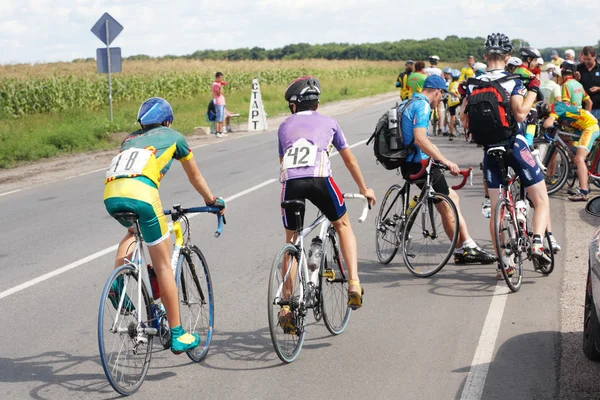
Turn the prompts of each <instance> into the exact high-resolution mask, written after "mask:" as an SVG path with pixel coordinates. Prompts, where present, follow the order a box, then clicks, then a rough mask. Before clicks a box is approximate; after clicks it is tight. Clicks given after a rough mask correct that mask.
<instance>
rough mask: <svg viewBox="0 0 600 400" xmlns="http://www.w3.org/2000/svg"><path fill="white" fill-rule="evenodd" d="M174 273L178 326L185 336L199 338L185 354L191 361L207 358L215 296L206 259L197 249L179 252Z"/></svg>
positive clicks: (194, 247) (210, 340) (211, 335)
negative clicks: (179, 257)
mask: <svg viewBox="0 0 600 400" xmlns="http://www.w3.org/2000/svg"><path fill="white" fill-rule="evenodd" d="M181 257H183V260H182V262H181V263H180V267H179V269H178V271H177V272H176V276H177V289H178V291H179V315H180V316H181V326H182V328H183V329H184V330H185V331H186V332H188V333H194V332H195V333H196V334H198V336H200V344H199V345H198V347H196V348H195V349H193V350H190V351H188V352H186V354H187V355H188V357H189V358H190V359H191V360H192V361H194V362H200V361H202V360H204V358H206V355H207V354H208V349H209V348H210V344H211V342H212V337H213V328H214V323H215V297H214V291H213V286H212V281H211V279H210V271H209V270H208V263H207V262H206V258H204V255H203V254H202V252H201V251H200V249H199V248H198V247H196V246H190V247H188V248H187V249H185V250H183V251H182V254H181Z"/></svg>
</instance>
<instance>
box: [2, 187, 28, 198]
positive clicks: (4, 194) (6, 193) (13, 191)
mask: <svg viewBox="0 0 600 400" xmlns="http://www.w3.org/2000/svg"><path fill="white" fill-rule="evenodd" d="M21 190H23V189H17V190H12V191H10V192H5V193H0V197H2V196H6V195H8V194H13V193H17V192H20V191H21Z"/></svg>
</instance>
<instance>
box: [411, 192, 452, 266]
mask: <svg viewBox="0 0 600 400" xmlns="http://www.w3.org/2000/svg"><path fill="white" fill-rule="evenodd" d="M440 210H443V211H444V212H445V213H447V216H448V218H447V220H448V222H447V223H444V222H443V218H442V214H440ZM457 239H458V212H457V211H456V206H455V205H454V202H453V201H452V200H450V198H449V197H448V196H446V195H444V194H441V193H433V194H432V195H430V196H428V197H427V198H426V199H424V200H421V201H419V202H418V203H417V205H416V206H415V208H414V209H413V211H412V212H411V213H410V215H409V216H408V220H407V222H406V225H405V226H404V231H403V233H402V253H403V256H404V263H405V264H406V267H407V268H408V270H409V271H410V272H411V273H412V274H413V275H415V276H418V277H421V278H425V277H428V276H431V275H433V274H435V273H437V272H438V271H440V270H441V269H442V268H444V266H445V265H446V263H447V262H448V260H449V259H450V257H451V256H452V253H453V252H454V248H455V246H456V241H457Z"/></svg>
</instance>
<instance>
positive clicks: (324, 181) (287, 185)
mask: <svg viewBox="0 0 600 400" xmlns="http://www.w3.org/2000/svg"><path fill="white" fill-rule="evenodd" d="M306 199H308V200H310V202H311V203H313V204H314V205H315V206H316V207H317V208H318V209H319V210H320V211H321V212H322V213H323V215H325V216H326V217H327V219H328V220H330V221H331V222H335V221H337V220H339V219H340V218H342V217H343V216H344V214H346V203H345V202H344V195H343V194H342V192H340V189H339V188H338V187H337V185H336V184H335V182H334V181H333V178H332V177H327V178H321V177H318V178H298V179H290V180H289V181H286V182H284V183H283V188H282V190H281V201H286V200H306ZM281 215H282V219H283V226H284V227H285V229H289V230H296V229H297V228H298V227H297V226H296V217H295V216H294V213H293V212H292V211H287V210H284V209H281ZM301 217H302V221H304V212H303V213H302V216H301Z"/></svg>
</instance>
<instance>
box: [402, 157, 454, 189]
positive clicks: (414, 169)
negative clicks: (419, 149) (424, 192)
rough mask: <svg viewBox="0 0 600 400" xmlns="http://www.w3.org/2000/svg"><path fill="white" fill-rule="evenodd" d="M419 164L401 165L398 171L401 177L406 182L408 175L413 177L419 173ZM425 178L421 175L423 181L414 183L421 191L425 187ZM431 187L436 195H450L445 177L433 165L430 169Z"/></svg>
mask: <svg viewBox="0 0 600 400" xmlns="http://www.w3.org/2000/svg"><path fill="white" fill-rule="evenodd" d="M421 168H422V167H421V163H411V162H409V163H405V164H404V165H402V167H401V168H400V170H401V171H402V176H403V177H404V179H405V180H408V176H409V175H414V174H416V173H418V172H419V171H421ZM425 178H426V175H423V179H419V182H417V183H416V185H417V187H418V188H419V189H423V186H425ZM431 186H432V187H433V190H434V191H435V192H437V193H442V194H445V195H448V194H450V189H449V187H448V182H446V177H445V176H444V174H443V172H442V170H441V169H440V168H438V167H436V166H435V165H434V166H432V167H431Z"/></svg>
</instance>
